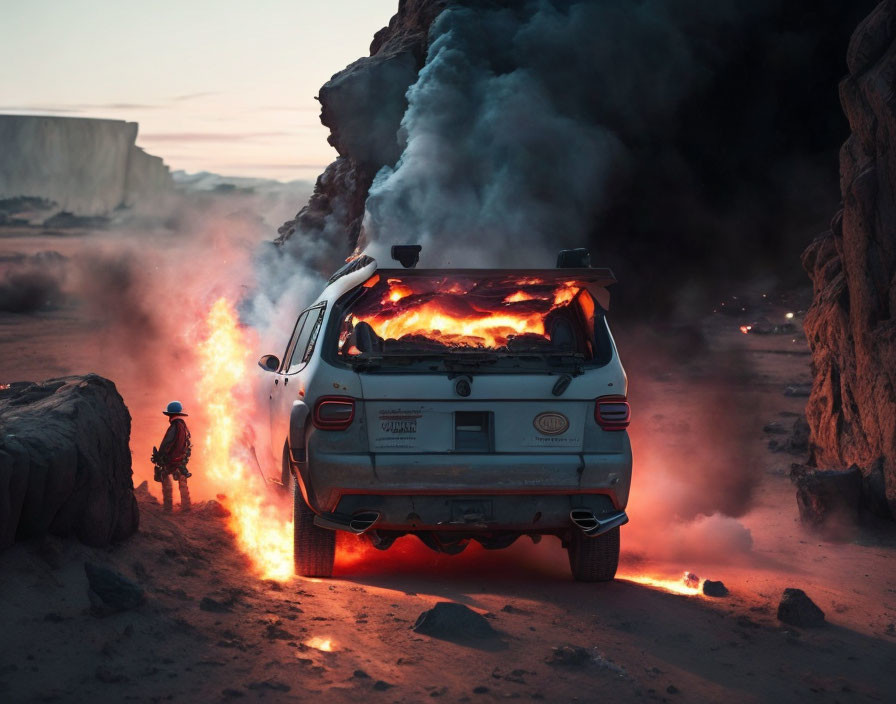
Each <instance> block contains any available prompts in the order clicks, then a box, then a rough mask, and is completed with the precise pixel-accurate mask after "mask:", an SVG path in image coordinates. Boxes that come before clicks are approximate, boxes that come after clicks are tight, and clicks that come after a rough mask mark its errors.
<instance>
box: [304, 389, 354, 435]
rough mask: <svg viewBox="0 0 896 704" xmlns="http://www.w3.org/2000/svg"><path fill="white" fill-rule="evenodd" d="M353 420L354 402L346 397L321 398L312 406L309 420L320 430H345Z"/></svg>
mask: <svg viewBox="0 0 896 704" xmlns="http://www.w3.org/2000/svg"><path fill="white" fill-rule="evenodd" d="M354 419H355V400H354V399H353V398H350V397H348V396H323V397H322V398H319V399H317V403H315V404H314V414H313V415H312V416H311V420H312V422H313V423H314V427H315V428H318V429H320V430H345V429H346V428H347V427H348V426H350V425H351V424H352V421H353V420H354Z"/></svg>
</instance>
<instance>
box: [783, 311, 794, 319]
mask: <svg viewBox="0 0 896 704" xmlns="http://www.w3.org/2000/svg"><path fill="white" fill-rule="evenodd" d="M784 317H785V318H787V319H788V320H793V313H787V314H785V315H784Z"/></svg>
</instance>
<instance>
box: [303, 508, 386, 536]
mask: <svg viewBox="0 0 896 704" xmlns="http://www.w3.org/2000/svg"><path fill="white" fill-rule="evenodd" d="M378 520H380V513H379V511H359V512H358V513H356V514H354V515H353V516H343V515H340V514H337V513H321V514H318V515H316V516H315V517H314V525H316V526H320V527H321V528H328V529H330V530H346V531H348V532H349V533H354V534H355V535H361V534H362V533H366V532H367V531H368V530H370V529H371V528H372V527H373V526H374V524H375V523H376V522H377V521H378Z"/></svg>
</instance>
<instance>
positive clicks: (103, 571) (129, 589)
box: [84, 562, 145, 615]
mask: <svg viewBox="0 0 896 704" xmlns="http://www.w3.org/2000/svg"><path fill="white" fill-rule="evenodd" d="M84 572H86V573H87V583H88V585H89V586H88V589H87V595H88V597H89V598H90V603H91V605H92V606H93V610H94V613H95V614H97V615H105V614H108V613H116V612H118V611H127V610H130V609H136V608H137V607H138V606H140V604H142V603H143V601H144V599H145V596H144V593H143V588H142V587H141V586H140V585H139V584H135V583H134V582H132V581H131V580H129V579H128V578H127V577H124V576H122V575H120V574H119V573H118V572H114V571H113V570H110V569H109V568H108V567H103V566H101V565H95V564H93V563H91V562H85V563H84Z"/></svg>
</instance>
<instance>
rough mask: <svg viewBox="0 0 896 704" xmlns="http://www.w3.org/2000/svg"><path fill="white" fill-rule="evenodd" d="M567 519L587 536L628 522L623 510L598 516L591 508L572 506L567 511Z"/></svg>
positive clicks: (593, 535) (594, 535) (591, 536)
mask: <svg viewBox="0 0 896 704" xmlns="http://www.w3.org/2000/svg"><path fill="white" fill-rule="evenodd" d="M569 519H570V520H571V521H572V522H573V524H575V526H576V527H578V528H579V529H580V530H581V531H582V532H583V533H584V534H585V535H587V536H588V537H589V538H594V537H597V536H598V535H602V534H603V533H606V532H608V531H611V530H613V529H614V528H618V527H619V526H623V525H625V524H626V523H628V516H627V515H626V514H625V511H619V512H618V513H611V514H609V515H607V516H601V517H600V518H598V517H597V516H595V515H594V512H593V511H591V509H587V508H574V509H573V510H572V511H570V512H569Z"/></svg>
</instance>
